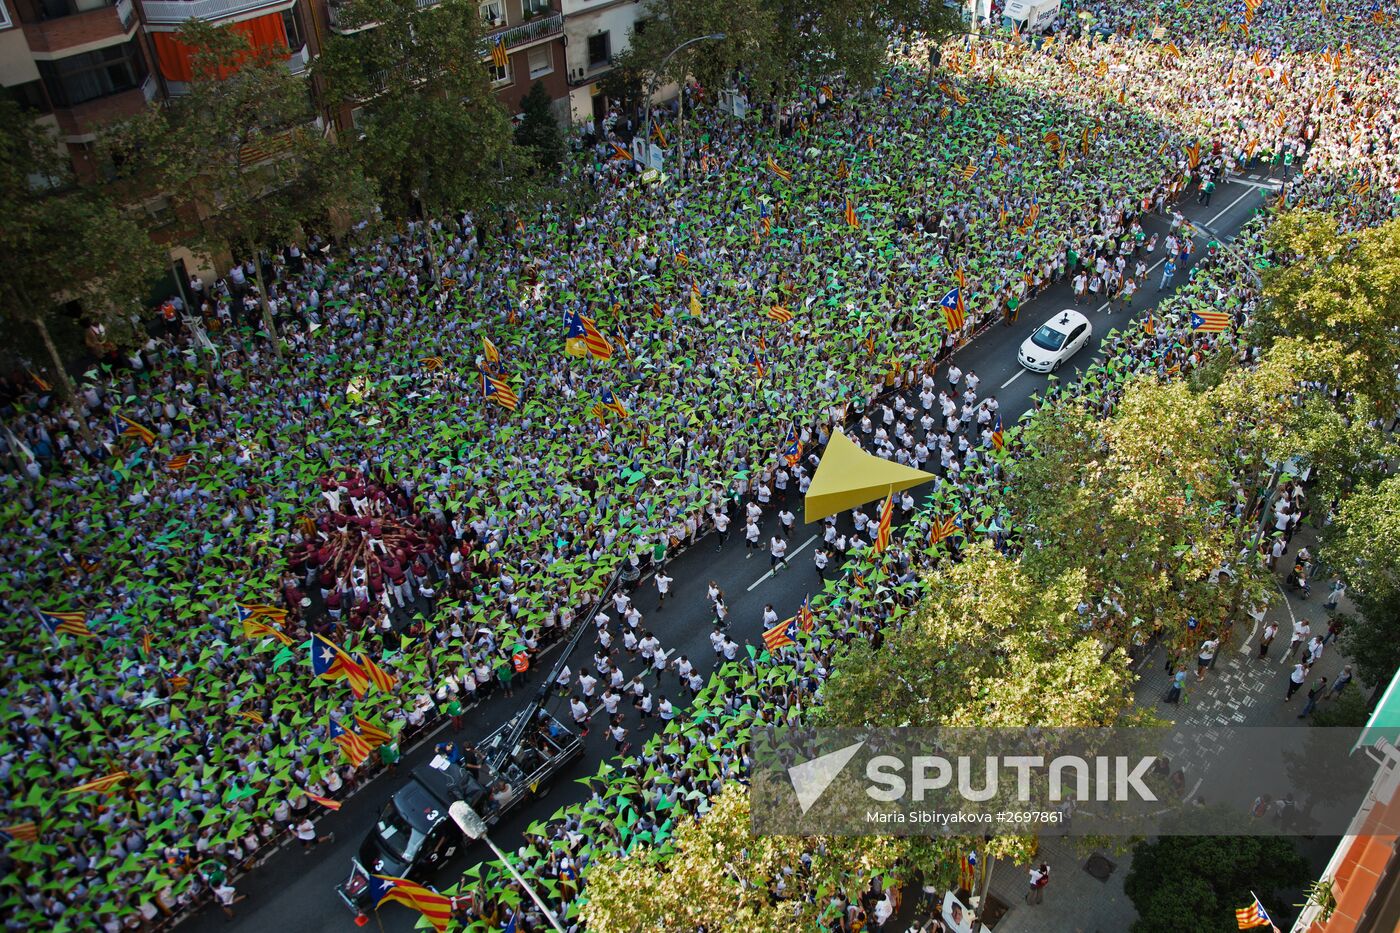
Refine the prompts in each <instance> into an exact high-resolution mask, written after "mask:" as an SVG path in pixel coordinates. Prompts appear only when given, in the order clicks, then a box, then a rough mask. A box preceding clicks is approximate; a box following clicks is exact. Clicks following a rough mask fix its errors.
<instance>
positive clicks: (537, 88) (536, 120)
mask: <svg viewBox="0 0 1400 933" xmlns="http://www.w3.org/2000/svg"><path fill="white" fill-rule="evenodd" d="M552 107H553V101H551V100H550V98H549V91H547V90H545V87H544V84H543V83H542V82H539V81H536V82H535V83H534V84H532V85H530V92H529V93H528V94H526V95H525V96H524V97H522V98H521V99H520V110H521V113H522V118H521V120H520V125H519V126H517V127H516V128H515V143H516V145H518V146H521V147H522V148H524V149H526V150H527V151H529V152H530V153H532V154H533V155H534V158H535V164H536V165H537V166H538V168H539V170H540V172H541V174H542V175H543V176H544V178H545V179H546V180H552V179H553V178H554V176H555V175H556V174H558V172H559V164H560V163H561V162H563V161H564V134H563V133H562V132H560V130H559V121H558V120H556V119H554V111H553V109H552Z"/></svg>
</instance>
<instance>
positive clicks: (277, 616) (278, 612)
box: [233, 603, 287, 625]
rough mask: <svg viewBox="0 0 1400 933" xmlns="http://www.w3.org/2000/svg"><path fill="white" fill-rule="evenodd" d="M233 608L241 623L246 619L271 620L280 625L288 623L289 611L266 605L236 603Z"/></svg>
mask: <svg viewBox="0 0 1400 933" xmlns="http://www.w3.org/2000/svg"><path fill="white" fill-rule="evenodd" d="M233 607H234V611H235V612H237V613H238V621H240V622H242V621H243V620H244V619H271V620H272V621H273V622H276V623H278V624H279V625H280V624H282V623H283V622H286V621H287V610H285V609H279V608H277V607H276V606H269V605H267V604H266V603H234V604H233Z"/></svg>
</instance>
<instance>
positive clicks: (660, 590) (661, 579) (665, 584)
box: [653, 570, 671, 611]
mask: <svg viewBox="0 0 1400 933" xmlns="http://www.w3.org/2000/svg"><path fill="white" fill-rule="evenodd" d="M653 579H654V581H655V582H656V608H657V610H658V611H660V609H661V604H662V603H664V602H666V596H667V594H668V593H670V592H671V577H668V576H666V574H665V572H664V571H661V570H658V571H657V572H656V576H655V577H654V578H653Z"/></svg>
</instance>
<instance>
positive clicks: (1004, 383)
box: [1000, 369, 1026, 389]
mask: <svg viewBox="0 0 1400 933" xmlns="http://www.w3.org/2000/svg"><path fill="white" fill-rule="evenodd" d="M1025 374H1026V371H1025V370H1024V369H1018V370H1016V375H1014V376H1012V377H1011V378H1010V379H1008V380H1006V381H1005V382H1003V383H1002V384H1001V386H1000V388H1003V389H1004V388H1006V387H1007V386H1009V385H1011V383H1013V382H1015V381H1016V380H1017V379H1020V378H1021V377H1022V376H1024V375H1025Z"/></svg>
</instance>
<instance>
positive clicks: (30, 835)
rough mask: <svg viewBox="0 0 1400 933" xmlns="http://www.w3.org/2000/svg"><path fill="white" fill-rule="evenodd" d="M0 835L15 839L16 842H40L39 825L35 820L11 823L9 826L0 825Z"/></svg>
mask: <svg viewBox="0 0 1400 933" xmlns="http://www.w3.org/2000/svg"><path fill="white" fill-rule="evenodd" d="M0 836H4V837H6V838H8V839H13V840H14V841H16V842H38V841H39V827H38V825H37V824H35V823H34V821H33V820H29V821H28V822H25V823H11V824H10V825H9V826H0Z"/></svg>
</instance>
